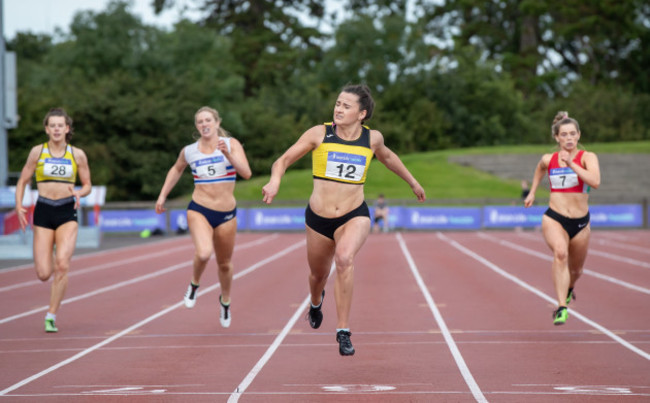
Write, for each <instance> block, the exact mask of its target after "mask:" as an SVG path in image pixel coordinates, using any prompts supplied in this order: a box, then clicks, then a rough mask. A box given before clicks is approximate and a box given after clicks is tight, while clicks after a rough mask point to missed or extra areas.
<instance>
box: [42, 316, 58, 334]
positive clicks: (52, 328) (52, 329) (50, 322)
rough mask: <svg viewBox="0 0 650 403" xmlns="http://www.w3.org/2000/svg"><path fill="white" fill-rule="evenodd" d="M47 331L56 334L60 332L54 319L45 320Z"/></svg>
mask: <svg viewBox="0 0 650 403" xmlns="http://www.w3.org/2000/svg"><path fill="white" fill-rule="evenodd" d="M45 331H46V332H47V333H56V332H58V331H59V329H57V327H56V326H55V325H54V319H45Z"/></svg>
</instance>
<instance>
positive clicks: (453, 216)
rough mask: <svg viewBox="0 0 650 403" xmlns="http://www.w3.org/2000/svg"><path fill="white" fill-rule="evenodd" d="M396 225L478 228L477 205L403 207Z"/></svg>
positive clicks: (479, 218) (420, 227) (408, 226)
mask: <svg viewBox="0 0 650 403" xmlns="http://www.w3.org/2000/svg"><path fill="white" fill-rule="evenodd" d="M401 213H402V216H401V217H399V218H400V220H399V221H400V222H399V224H397V226H399V227H402V228H405V229H480V228H481V209H480V208H478V207H405V208H404V210H403V211H402V212H401Z"/></svg>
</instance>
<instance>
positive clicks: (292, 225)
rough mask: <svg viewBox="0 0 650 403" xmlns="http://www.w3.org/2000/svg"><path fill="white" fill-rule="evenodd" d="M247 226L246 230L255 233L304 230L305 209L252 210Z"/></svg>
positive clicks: (249, 212) (250, 210)
mask: <svg viewBox="0 0 650 403" xmlns="http://www.w3.org/2000/svg"><path fill="white" fill-rule="evenodd" d="M238 215H239V214H238ZM247 224H248V225H247V226H246V227H245V228H246V229H248V230H253V231H256V230H257V231H267V230H304V229H305V207H291V208H250V209H248V217H247Z"/></svg>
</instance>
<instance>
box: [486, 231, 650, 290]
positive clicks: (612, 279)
mask: <svg viewBox="0 0 650 403" xmlns="http://www.w3.org/2000/svg"><path fill="white" fill-rule="evenodd" d="M478 236H479V237H480V238H483V239H486V240H488V241H491V242H496V243H498V244H500V245H503V246H507V247H508V248H511V249H514V250H517V251H519V252H523V253H526V254H528V255H531V256H535V257H538V258H540V259H544V260H547V261H549V262H552V261H553V257H551V256H549V255H547V254H544V253H541V252H537V251H536V250H533V249H529V248H527V247H525V246H521V245H518V244H516V243H513V242H510V241H506V240H504V239H496V238H494V237H490V236H488V235H487V234H484V233H481V232H479V233H478ZM582 272H583V273H584V274H588V275H590V276H593V277H596V278H599V279H601V280H605V281H609V282H610V283H613V284H616V285H620V286H621V287H625V288H629V289H630V290H634V291H638V292H642V293H644V294H648V295H650V289H649V288H645V287H641V286H638V285H636V284H632V283H628V282H626V281H623V280H619V279H617V278H616V277H611V276H608V275H606V274H601V273H598V272H595V271H592V270H589V269H582Z"/></svg>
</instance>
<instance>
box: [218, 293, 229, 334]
mask: <svg viewBox="0 0 650 403" xmlns="http://www.w3.org/2000/svg"><path fill="white" fill-rule="evenodd" d="M219 305H220V306H221V312H220V313H219V321H220V322H221V326H222V327H230V319H231V315H230V304H228V305H224V304H223V302H221V295H219Z"/></svg>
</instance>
